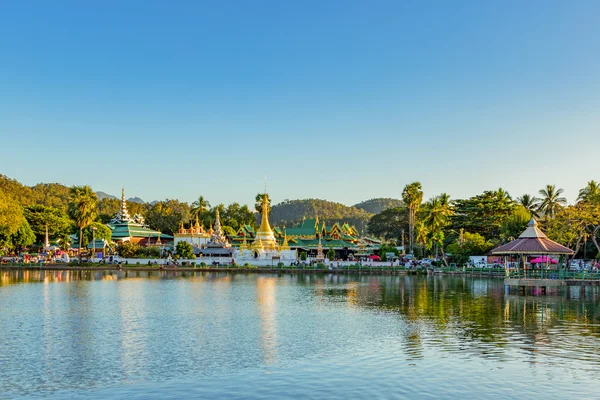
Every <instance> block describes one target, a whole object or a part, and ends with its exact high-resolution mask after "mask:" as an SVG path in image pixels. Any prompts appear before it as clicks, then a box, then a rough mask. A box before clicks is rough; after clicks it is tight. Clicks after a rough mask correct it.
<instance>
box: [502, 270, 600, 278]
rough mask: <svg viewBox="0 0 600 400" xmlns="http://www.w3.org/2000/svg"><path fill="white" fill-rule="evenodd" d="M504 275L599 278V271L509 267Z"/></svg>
mask: <svg viewBox="0 0 600 400" xmlns="http://www.w3.org/2000/svg"><path fill="white" fill-rule="evenodd" d="M506 277H507V278H518V279H564V280H600V271H587V270H583V271H568V270H566V269H560V270H544V269H525V270H523V269H510V270H509V272H508V274H507V275H506Z"/></svg>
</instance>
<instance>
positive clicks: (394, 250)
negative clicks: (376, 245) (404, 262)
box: [379, 243, 400, 261]
mask: <svg viewBox="0 0 600 400" xmlns="http://www.w3.org/2000/svg"><path fill="white" fill-rule="evenodd" d="M387 253H394V255H395V256H400V251H399V250H398V249H397V248H395V247H394V246H391V245H389V244H385V243H384V244H382V245H381V248H380V249H379V254H380V257H381V261H387V260H388V259H387Z"/></svg>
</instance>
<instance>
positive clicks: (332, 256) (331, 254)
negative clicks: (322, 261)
mask: <svg viewBox="0 0 600 400" xmlns="http://www.w3.org/2000/svg"><path fill="white" fill-rule="evenodd" d="M327 259H328V260H329V261H332V260H335V250H333V247H330V248H329V250H328V251H327Z"/></svg>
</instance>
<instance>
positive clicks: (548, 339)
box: [0, 270, 600, 394]
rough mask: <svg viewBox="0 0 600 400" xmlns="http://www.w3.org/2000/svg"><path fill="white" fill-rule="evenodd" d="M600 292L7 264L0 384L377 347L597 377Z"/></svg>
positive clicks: (235, 367) (151, 374)
mask: <svg viewBox="0 0 600 400" xmlns="http://www.w3.org/2000/svg"><path fill="white" fill-rule="evenodd" d="M599 300H600V288H598V287H583V288H582V287H570V288H566V289H564V290H562V291H559V290H556V291H553V292H551V293H550V294H549V295H545V296H535V295H525V296H524V295H516V294H513V293H510V292H507V290H506V288H505V286H504V283H503V280H502V279H479V278H469V277H460V278H453V277H439V276H429V277H414V276H347V275H328V274H321V275H318V274H305V275H284V274H282V275H268V276H267V275H255V274H228V273H207V272H186V273H182V272H175V271H151V272H145V271H144V272H142V271H127V272H124V271H119V272H116V271H85V270H83V271H39V270H0V304H2V306H3V309H2V313H0V376H4V377H5V379H4V380H2V381H0V393H20V394H23V393H33V394H35V393H39V392H41V391H45V390H58V389H64V388H89V387H98V386H100V387H107V386H111V385H119V384H121V383H123V382H126V383H129V384H131V383H132V382H140V381H146V380H149V379H151V380H154V381H159V380H162V379H175V378H178V377H181V376H187V375H189V374H191V375H193V376H194V377H200V376H208V375H210V374H214V373H216V371H222V372H223V373H224V374H235V373H238V372H240V371H241V370H243V368H251V367H253V366H257V365H259V366H261V367H262V368H266V369H267V368H268V371H269V372H270V371H272V370H275V368H276V367H280V366H281V365H286V363H290V362H292V361H297V360H304V359H311V358H316V359H318V360H325V359H327V358H328V357H333V356H335V355H336V354H346V353H347V354H350V355H351V356H353V357H354V356H355V355H356V357H363V360H365V361H364V362H363V363H362V364H361V365H360V368H361V371H367V369H368V368H373V369H374V370H377V368H379V365H380V363H381V362H382V361H381V359H374V360H372V359H370V358H369V357H370V356H371V349H374V348H377V347H378V346H384V353H385V355H386V357H389V358H388V359H387V360H393V361H396V360H399V361H401V363H402V365H407V366H421V365H424V364H423V363H425V364H426V365H427V366H428V367H429V368H437V367H438V366H439V365H441V364H443V362H444V360H449V361H448V363H451V364H452V365H457V364H458V363H459V364H460V365H461V368H464V369H466V370H468V371H469V373H471V374H477V373H479V371H478V370H477V368H481V365H480V364H469V363H473V360H478V361H479V362H490V361H493V362H494V363H496V362H498V363H497V364H493V365H494V367H495V368H503V365H506V364H507V363H511V364H510V365H511V368H514V367H515V365H521V364H526V365H528V366H530V367H534V366H535V368H542V369H541V370H540V371H542V372H545V371H547V369H545V368H548V366H555V367H557V368H558V367H560V368H564V369H565V370H566V371H565V372H564V373H565V374H571V373H572V374H575V372H571V371H574V370H575V369H576V370H577V371H579V372H580V373H581V371H584V372H588V371H589V372H590V374H592V373H593V371H595V370H597V368H598V366H599V365H600V356H599V355H600V309H599V308H600V306H599ZM365 354H366V355H365ZM378 354H379V353H378ZM379 355H381V354H379ZM352 360H353V358H349V359H346V362H348V363H349V364H348V365H350V366H352V364H351V363H352ZM369 363H371V364H369ZM515 363H516V364H515ZM353 367H356V366H353ZM395 367H397V366H395ZM488 368H489V365H488ZM405 372H410V371H405ZM365 373H366V372H365ZM590 376H591V375H590ZM578 379H582V378H581V376H578ZM473 383H474V384H475V383H477V382H473Z"/></svg>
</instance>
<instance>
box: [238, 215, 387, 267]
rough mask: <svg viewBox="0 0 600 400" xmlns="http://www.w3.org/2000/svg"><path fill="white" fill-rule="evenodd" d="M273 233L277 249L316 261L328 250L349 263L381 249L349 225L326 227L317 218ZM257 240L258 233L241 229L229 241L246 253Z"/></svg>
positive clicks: (249, 229) (378, 243) (250, 229)
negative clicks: (278, 246) (294, 252)
mask: <svg viewBox="0 0 600 400" xmlns="http://www.w3.org/2000/svg"><path fill="white" fill-rule="evenodd" d="M259 230H260V229H259ZM272 233H273V236H274V238H275V240H276V242H277V243H278V244H279V245H280V246H282V245H283V244H284V242H285V246H286V247H289V248H290V249H291V250H297V251H298V252H300V251H304V252H306V253H307V255H308V256H309V257H312V258H315V259H321V258H323V253H326V252H327V251H329V249H333V250H334V251H335V253H336V257H337V258H340V259H348V258H350V259H351V258H358V257H362V256H368V255H371V254H373V253H374V252H375V251H378V250H379V249H380V247H381V241H380V240H377V239H374V238H370V237H365V236H361V235H360V233H359V232H358V230H357V229H356V228H355V227H354V226H351V225H350V224H348V223H343V224H338V223H334V224H332V225H327V224H326V222H325V221H319V218H318V217H317V218H310V219H303V220H302V221H301V222H300V223H299V224H298V225H296V226H294V227H290V228H288V227H283V228H279V227H274V228H273V229H272ZM257 236H258V233H257V232H255V231H254V229H253V228H252V226H251V225H243V226H241V227H240V228H239V229H238V231H237V233H236V235H235V236H233V237H231V240H232V244H233V245H234V246H236V247H238V248H242V249H247V248H249V247H248V245H249V243H253V241H254V240H255V238H256V237H257ZM261 240H262V239H261ZM269 240H270V239H269ZM319 246H320V247H321V252H319Z"/></svg>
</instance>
